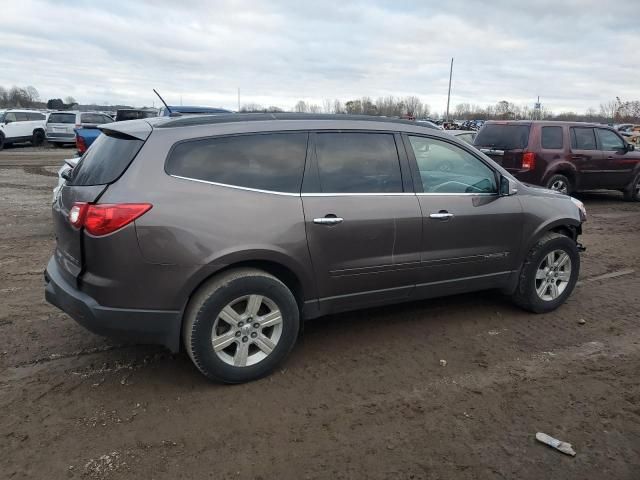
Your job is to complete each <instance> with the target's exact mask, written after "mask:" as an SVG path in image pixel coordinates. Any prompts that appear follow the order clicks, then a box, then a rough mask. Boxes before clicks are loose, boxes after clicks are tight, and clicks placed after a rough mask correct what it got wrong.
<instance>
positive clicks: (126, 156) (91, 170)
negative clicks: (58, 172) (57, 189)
mask: <svg viewBox="0 0 640 480" xmlns="http://www.w3.org/2000/svg"><path fill="white" fill-rule="evenodd" d="M143 143H144V142H143V141H142V140H138V139H133V138H130V137H115V136H109V135H106V134H104V133H103V134H101V135H100V136H99V137H98V138H96V140H95V141H94V142H93V143H92V144H91V146H90V147H89V150H87V152H86V153H85V154H84V156H83V157H82V159H81V160H80V162H79V163H78V165H77V166H76V168H74V169H73V178H72V179H71V182H70V184H71V185H104V184H107V183H111V182H113V181H114V180H116V179H117V178H118V177H119V176H120V175H122V174H123V173H124V171H125V170H126V169H127V167H128V166H129V164H130V163H131V161H132V160H133V158H134V157H135V156H136V154H137V153H138V150H140V147H141V146H142V144H143Z"/></svg>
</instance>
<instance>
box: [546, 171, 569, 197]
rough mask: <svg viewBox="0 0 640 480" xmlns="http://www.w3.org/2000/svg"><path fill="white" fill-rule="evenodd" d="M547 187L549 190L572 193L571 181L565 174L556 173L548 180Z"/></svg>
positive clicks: (566, 193)
mask: <svg viewBox="0 0 640 480" xmlns="http://www.w3.org/2000/svg"><path fill="white" fill-rule="evenodd" d="M547 188H548V189H549V190H555V191H556V192H560V193H564V194H565V195H569V194H570V193H571V183H570V182H569V179H568V178H567V177H565V176H564V175H554V176H553V177H551V178H550V179H549V181H548V182H547Z"/></svg>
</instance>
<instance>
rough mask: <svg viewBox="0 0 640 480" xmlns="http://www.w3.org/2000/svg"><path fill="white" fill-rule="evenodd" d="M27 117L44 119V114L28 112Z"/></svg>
mask: <svg viewBox="0 0 640 480" xmlns="http://www.w3.org/2000/svg"><path fill="white" fill-rule="evenodd" d="M27 118H28V119H29V120H44V115H43V114H42V113H36V112H29V113H27Z"/></svg>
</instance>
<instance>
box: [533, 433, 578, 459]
mask: <svg viewBox="0 0 640 480" xmlns="http://www.w3.org/2000/svg"><path fill="white" fill-rule="evenodd" d="M536 440H538V441H539V442H542V443H544V444H545V445H549V446H550V447H553V448H555V449H556V450H559V451H561V452H562V453H564V454H566V455H571V456H572V457H574V456H575V455H576V452H575V450H573V446H572V445H571V444H570V443H567V442H563V441H562V440H558V439H557V438H553V437H551V436H549V435H547V434H546V433H542V432H538V433H536Z"/></svg>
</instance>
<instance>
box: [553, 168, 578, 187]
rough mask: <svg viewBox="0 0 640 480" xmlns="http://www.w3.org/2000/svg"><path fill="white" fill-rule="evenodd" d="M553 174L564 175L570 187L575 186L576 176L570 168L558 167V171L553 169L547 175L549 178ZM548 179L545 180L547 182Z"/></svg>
mask: <svg viewBox="0 0 640 480" xmlns="http://www.w3.org/2000/svg"><path fill="white" fill-rule="evenodd" d="M554 175H564V176H565V177H567V180H569V183H570V187H571V188H575V186H576V177H575V174H574V172H572V171H571V170H568V169H560V170H558V171H555V172H553V173H552V174H551V176H550V177H549V179H551V178H552V177H553V176H554ZM548 181H549V180H547V182H548Z"/></svg>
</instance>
